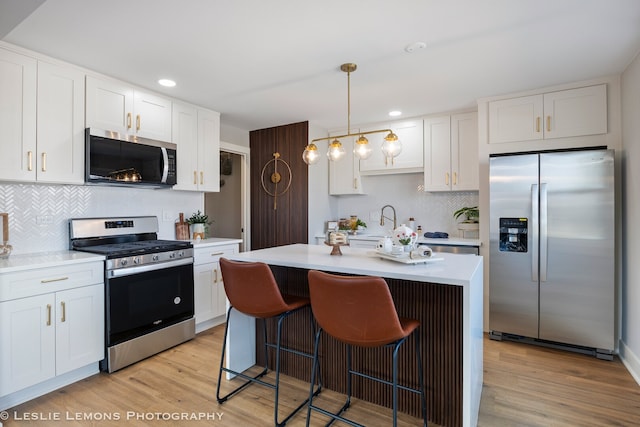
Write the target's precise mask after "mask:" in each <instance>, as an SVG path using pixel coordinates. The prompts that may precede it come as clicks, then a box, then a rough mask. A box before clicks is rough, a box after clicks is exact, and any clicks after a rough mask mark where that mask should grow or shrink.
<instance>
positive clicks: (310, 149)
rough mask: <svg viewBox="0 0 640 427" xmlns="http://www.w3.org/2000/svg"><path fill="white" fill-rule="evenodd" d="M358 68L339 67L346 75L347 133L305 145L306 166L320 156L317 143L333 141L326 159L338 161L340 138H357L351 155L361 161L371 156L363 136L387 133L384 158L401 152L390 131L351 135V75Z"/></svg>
mask: <svg viewBox="0 0 640 427" xmlns="http://www.w3.org/2000/svg"><path fill="white" fill-rule="evenodd" d="M357 68H358V66H357V65H356V64H353V63H350V62H348V63H346V64H342V65H341V66H340V70H341V71H343V72H345V73H347V133H346V134H344V135H337V136H329V137H326V138H316V139H313V140H311V142H310V143H309V145H307V146H306V147H305V149H304V152H303V153H302V160H304V162H305V163H306V164H308V165H312V164H314V163H316V162H317V161H318V159H319V158H320V155H319V154H318V146H317V145H316V144H315V143H316V142H318V141H328V140H331V139H333V141H331V142H330V143H329V150H328V151H327V157H328V158H329V160H331V161H337V160H340V159H341V158H342V157H343V156H344V153H345V151H344V147H343V146H342V143H341V142H340V138H346V137H351V136H354V137H355V136H357V137H358V139H356V140H355V141H354V149H353V153H354V154H355V155H356V156H357V157H358V158H359V159H361V160H364V159H367V158H369V157H370V156H371V152H372V150H371V146H370V145H369V140H368V139H367V138H366V137H365V135H369V134H373V133H381V132H388V135H387V136H385V138H384V142H383V143H382V147H381V148H382V152H383V153H384V155H385V157H388V158H391V159H392V160H393V158H394V157H396V156H397V155H398V154H400V151H402V144H401V143H400V141H399V140H398V136H397V135H396V134H395V133H393V132H392V131H391V129H379V130H370V131H366V132H359V133H351V73H352V72H354V71H355V70H356V69H357Z"/></svg>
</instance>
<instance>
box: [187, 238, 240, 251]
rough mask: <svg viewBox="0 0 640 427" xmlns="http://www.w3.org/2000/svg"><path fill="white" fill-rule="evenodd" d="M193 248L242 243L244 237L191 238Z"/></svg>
mask: <svg viewBox="0 0 640 427" xmlns="http://www.w3.org/2000/svg"><path fill="white" fill-rule="evenodd" d="M191 243H192V244H193V248H194V249H197V248H208V247H213V246H223V245H233V244H236V243H242V239H232V238H227V237H210V238H208V239H204V240H199V241H196V240H191Z"/></svg>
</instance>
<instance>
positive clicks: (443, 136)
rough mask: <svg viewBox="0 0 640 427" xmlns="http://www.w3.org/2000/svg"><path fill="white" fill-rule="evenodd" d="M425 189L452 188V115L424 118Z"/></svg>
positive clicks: (441, 189) (442, 189)
mask: <svg viewBox="0 0 640 427" xmlns="http://www.w3.org/2000/svg"><path fill="white" fill-rule="evenodd" d="M424 189H425V191H450V190H451V117H450V116H441V117H430V118H428V119H425V120H424Z"/></svg>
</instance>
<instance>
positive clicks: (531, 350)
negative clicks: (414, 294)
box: [1, 326, 640, 427]
mask: <svg viewBox="0 0 640 427" xmlns="http://www.w3.org/2000/svg"><path fill="white" fill-rule="evenodd" d="M223 332H224V330H223V328H222V327H220V326H219V327H216V328H213V329H210V330H209V331H205V332H203V333H201V334H199V335H198V336H197V337H196V339H194V340H192V341H190V342H188V343H185V344H183V345H180V346H178V347H175V348H173V349H170V350H167V351H165V352H163V353H161V354H159V355H156V356H154V357H151V358H149V359H146V360H144V361H142V362H139V363H137V364H135V365H133V366H130V367H128V368H125V369H123V370H120V371H118V372H116V373H113V374H98V375H94V376H92V377H90V378H88V379H86V380H83V381H80V382H77V383H75V384H72V385H70V386H68V387H65V388H63V389H60V390H57V391H55V392H52V393H50V394H48V395H46V396H43V397H40V398H38V399H35V400H32V401H30V402H27V403H25V404H22V405H20V406H17V407H15V408H12V409H10V410H9V411H8V413H9V419H8V420H6V421H1V422H2V423H4V426H5V427H13V426H20V427H23V426H39V427H45V426H46V427H48V426H54V427H55V426H79V427H80V426H83V427H84V426H100V427H102V426H119V425H126V426H162V427H165V426H166V427H169V426H176V425H179V426H186V427H200V426H227V427H229V426H234V427H235V426H270V425H273V421H272V417H273V415H272V409H271V405H272V401H273V392H272V391H271V390H269V389H266V388H264V387H260V386H256V385H254V386H251V387H249V388H248V389H247V390H245V391H243V392H242V393H241V394H239V395H238V396H236V397H234V398H232V399H230V400H229V401H228V402H226V403H225V404H223V405H218V404H217V403H216V400H215V384H216V380H217V366H218V363H219V354H220V346H221V340H222V334H223ZM484 345H485V351H484V355H485V358H484V390H483V393H482V403H481V407H480V418H479V423H478V425H480V426H491V427H493V426H638V425H640V386H638V385H637V384H636V382H635V381H634V380H633V378H632V377H631V375H630V374H629V373H628V372H627V370H626V369H625V367H624V366H623V365H622V363H621V362H620V361H619V360H618V359H616V360H614V361H613V362H607V361H601V360H597V359H595V358H593V357H589V356H585V355H580V354H574V353H569V352H564V351H559V350H552V349H546V348H541V347H537V346H531V345H526V344H519V343H510V342H495V341H491V340H489V339H487V338H485V341H484ZM284 384H285V386H284V387H283V391H282V392H281V400H282V402H283V404H285V403H291V402H297V401H298V400H299V399H304V398H305V397H306V394H307V393H308V388H307V385H306V384H304V383H302V382H301V381H298V380H294V379H291V378H285V383H284ZM320 396H321V399H320V401H321V402H322V403H321V404H322V405H326V406H329V407H330V408H331V409H337V407H339V405H340V404H341V399H342V396H340V395H338V394H336V393H333V392H331V391H328V390H325V391H323V392H322V393H321V395H320ZM289 406H293V405H292V404H290V405H289ZM347 413H348V416H350V417H352V418H354V419H357V420H358V421H360V422H362V423H364V424H366V425H368V426H388V425H391V423H390V416H389V415H390V410H388V409H386V408H380V407H377V406H375V405H371V404H367V403H366V402H362V401H355V402H354V403H353V404H352V407H351V409H349V411H348V412H347ZM16 416H17V417H18V418H19V419H16ZM34 416H38V417H39V418H42V417H45V418H49V420H47V421H42V420H34V421H29V420H27V419H26V418H27V417H31V418H33V417H34ZM182 416H187V417H189V418H200V420H193V419H191V420H186V419H185V420H176V419H165V418H166V417H169V418H175V417H182ZM305 416H306V411H304V412H303V413H300V414H298V415H297V416H296V417H295V418H293V419H292V420H291V421H290V423H289V424H288V425H290V426H302V425H304V423H305ZM55 417H59V418H60V420H59V421H56V420H54V419H53V420H52V419H51V418H55ZM87 418H94V419H96V418H102V419H103V421H91V420H89V419H87ZM104 418H111V420H104ZM213 418H215V420H214V419H213ZM325 422H326V420H325V418H324V417H322V416H321V415H319V414H317V413H316V414H314V415H313V418H312V423H311V425H313V426H320V425H324V423H325ZM399 425H401V426H418V425H421V423H420V420H418V419H416V418H413V417H410V416H407V415H405V414H402V415H401V416H400V422H399Z"/></svg>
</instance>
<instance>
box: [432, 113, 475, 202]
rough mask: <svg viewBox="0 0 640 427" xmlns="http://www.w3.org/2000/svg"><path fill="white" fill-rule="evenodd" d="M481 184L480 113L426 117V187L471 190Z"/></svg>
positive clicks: (437, 189) (434, 189)
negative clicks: (479, 157) (479, 173)
mask: <svg viewBox="0 0 640 427" xmlns="http://www.w3.org/2000/svg"><path fill="white" fill-rule="evenodd" d="M478 188H479V177H478V114H477V113H475V112H474V113H463V114H454V115H451V116H440V117H429V118H426V119H425V120H424V189H425V191H470V190H478Z"/></svg>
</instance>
